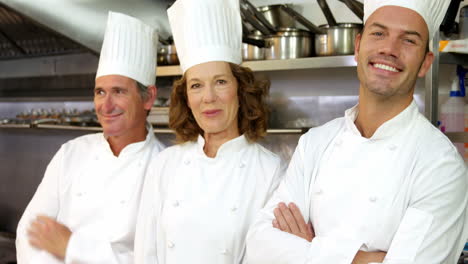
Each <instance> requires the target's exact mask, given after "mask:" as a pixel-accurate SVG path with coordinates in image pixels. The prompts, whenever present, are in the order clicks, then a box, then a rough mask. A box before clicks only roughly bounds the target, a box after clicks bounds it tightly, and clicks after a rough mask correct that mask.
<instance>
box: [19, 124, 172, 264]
mask: <svg viewBox="0 0 468 264" xmlns="http://www.w3.org/2000/svg"><path fill="white" fill-rule="evenodd" d="M147 130H148V134H147V136H146V139H145V140H144V141H141V142H137V143H133V144H130V145H128V146H126V147H125V148H124V149H123V150H122V151H121V153H120V155H119V156H118V157H116V156H114V154H113V153H112V150H111V148H110V146H109V143H108V142H107V140H106V138H105V137H104V135H103V134H102V133H98V134H92V135H85V136H81V137H78V138H76V139H73V140H70V141H69V142H67V143H65V144H63V145H62V147H61V148H60V150H59V151H58V152H57V153H56V154H55V156H54V157H53V159H52V161H51V162H50V164H49V165H48V167H47V170H46V172H45V175H44V178H43V180H42V182H41V183H40V185H39V187H38V188H37V190H36V193H35V194H34V197H33V198H32V200H31V202H30V203H29V204H28V206H27V208H26V210H25V212H24V214H23V216H22V218H21V220H20V222H19V225H18V230H17V240H16V247H17V258H18V263H28V264H35V263H44V264H51V263H52V264H53V263H86V264H90V263H91V264H92V263H133V249H134V245H133V242H134V235H135V223H136V216H137V211H138V206H139V202H140V197H141V190H142V184H143V182H144V176H145V172H146V169H147V166H148V162H149V160H150V158H151V157H152V156H155V155H156V154H157V153H159V151H161V150H162V149H163V145H162V144H161V143H160V142H159V141H158V140H157V139H156V138H155V136H154V132H153V130H152V128H151V126H150V125H147ZM39 214H42V215H47V216H49V217H52V218H54V219H56V220H57V221H58V222H61V223H63V224H64V225H66V226H67V227H68V228H70V229H71V231H72V232H73V233H72V236H71V237H70V240H69V244H68V247H67V252H66V257H65V261H64V262H63V261H59V260H57V259H56V258H55V257H54V256H52V255H51V254H49V253H48V252H46V251H42V250H37V249H35V248H33V247H32V246H31V245H30V244H29V241H28V236H27V229H28V228H29V225H30V223H31V222H32V220H34V219H35V218H36V216H37V215H39Z"/></svg>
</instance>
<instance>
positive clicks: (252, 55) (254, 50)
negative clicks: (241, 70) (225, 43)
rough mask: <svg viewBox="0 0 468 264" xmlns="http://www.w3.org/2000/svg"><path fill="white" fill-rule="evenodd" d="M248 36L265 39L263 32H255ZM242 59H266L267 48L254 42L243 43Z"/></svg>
mask: <svg viewBox="0 0 468 264" xmlns="http://www.w3.org/2000/svg"><path fill="white" fill-rule="evenodd" d="M248 38H251V39H256V40H263V36H262V33H261V32H258V31H257V32H255V34H254V35H249V36H248ZM242 59H243V60H244V61H251V60H264V59H265V48H261V47H258V46H255V45H252V44H248V43H242Z"/></svg>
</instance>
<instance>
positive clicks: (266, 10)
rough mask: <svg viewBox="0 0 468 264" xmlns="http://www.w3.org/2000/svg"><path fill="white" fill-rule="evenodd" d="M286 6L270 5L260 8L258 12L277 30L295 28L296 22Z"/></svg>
mask: <svg viewBox="0 0 468 264" xmlns="http://www.w3.org/2000/svg"><path fill="white" fill-rule="evenodd" d="M283 6H284V5H268V6H261V7H258V8H257V10H258V11H259V12H261V13H262V14H263V16H264V17H265V18H266V20H267V21H268V22H269V23H270V24H271V25H273V27H274V28H275V29H277V30H278V29H279V28H294V27H296V20H295V19H294V18H292V17H291V16H290V15H289V14H288V13H287V12H286V11H285V9H284V8H283Z"/></svg>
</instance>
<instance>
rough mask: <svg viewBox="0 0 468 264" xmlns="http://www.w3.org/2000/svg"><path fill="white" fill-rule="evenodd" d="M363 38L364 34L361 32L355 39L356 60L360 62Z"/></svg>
mask: <svg viewBox="0 0 468 264" xmlns="http://www.w3.org/2000/svg"><path fill="white" fill-rule="evenodd" d="M361 38H362V35H361V33H359V34H357V36H356V38H355V39H354V60H355V61H356V62H358V55H359V49H360V47H361Z"/></svg>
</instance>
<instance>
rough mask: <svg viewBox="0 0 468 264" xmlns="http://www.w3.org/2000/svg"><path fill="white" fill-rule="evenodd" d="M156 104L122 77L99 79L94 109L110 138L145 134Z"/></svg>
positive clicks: (127, 79)
mask: <svg viewBox="0 0 468 264" xmlns="http://www.w3.org/2000/svg"><path fill="white" fill-rule="evenodd" d="M150 97H151V96H150ZM152 104H153V101H152V100H151V99H150V98H149V99H147V100H146V101H143V99H142V97H141V95H140V93H139V91H138V87H137V83H136V81H135V80H133V79H130V78H127V77H124V76H121V75H106V76H101V77H99V78H97V79H96V87H95V88H94V107H95V108H96V114H97V117H98V119H99V122H100V123H101V126H102V128H103V130H104V134H105V135H106V136H111V137H118V136H125V135H132V134H133V133H134V132H135V131H141V129H142V127H143V128H144V127H145V122H146V112H147V110H150V109H151V106H152Z"/></svg>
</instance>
